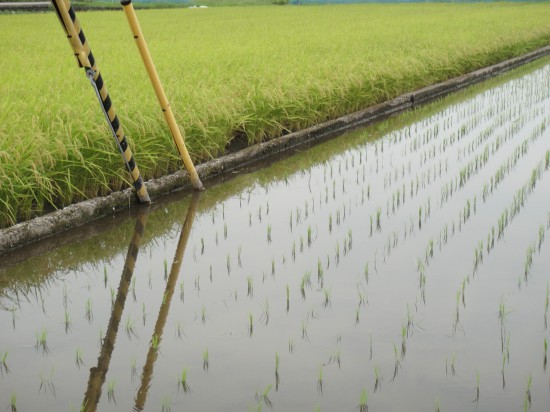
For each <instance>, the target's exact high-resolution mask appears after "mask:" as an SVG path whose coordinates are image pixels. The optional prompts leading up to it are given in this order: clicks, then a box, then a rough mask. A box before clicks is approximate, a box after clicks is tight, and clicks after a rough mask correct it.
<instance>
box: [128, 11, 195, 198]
mask: <svg viewBox="0 0 550 412" xmlns="http://www.w3.org/2000/svg"><path fill="white" fill-rule="evenodd" d="M120 4H121V5H122V8H123V9H124V13H125V14H126V18H127V19H128V24H129V25H130V29H131V30H132V34H133V35H134V39H135V40H136V44H137V47H138V49H139V53H140V55H141V59H142V60H143V64H144V65H145V69H146V70H147V73H148V74H149V79H150V80H151V83H152V85H153V89H155V93H156V95H157V98H158V100H159V103H160V107H161V109H162V112H163V113H164V118H165V119H166V123H167V124H168V127H169V129H170V133H171V134H172V138H173V139H174V142H175V143H176V147H177V148H178V152H179V154H180V157H181V159H182V160H183V164H184V165H185V169H186V170H187V173H189V180H190V181H191V184H192V185H193V187H194V188H195V189H196V190H203V189H204V188H203V186H202V182H201V180H200V178H199V175H198V173H197V171H196V169H195V166H194V165H193V161H192V160H191V157H190V156H189V152H188V151H187V147H186V146H185V142H184V138H183V136H182V134H181V131H180V129H179V127H178V125H177V123H176V119H175V118H174V114H173V113H172V109H171V107H170V103H169V102H168V99H167V97H166V94H165V93H164V89H163V88H162V84H161V82H160V78H159V76H158V73H157V69H156V68H155V64H154V63H153V59H152V58H151V54H150V53H149V49H148V47H147V43H145V38H144V37H143V33H142V32H141V27H140V25H139V22H138V19H137V16H136V12H135V10H134V6H133V5H132V0H122V1H121V2H120Z"/></svg>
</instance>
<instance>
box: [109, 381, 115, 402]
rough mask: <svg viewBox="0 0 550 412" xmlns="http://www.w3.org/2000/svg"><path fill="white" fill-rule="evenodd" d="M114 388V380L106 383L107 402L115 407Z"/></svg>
mask: <svg viewBox="0 0 550 412" xmlns="http://www.w3.org/2000/svg"><path fill="white" fill-rule="evenodd" d="M115 386H116V380H115V379H111V380H109V381H108V382H107V399H108V400H109V403H110V402H113V403H114V404H115V405H116V397H115Z"/></svg>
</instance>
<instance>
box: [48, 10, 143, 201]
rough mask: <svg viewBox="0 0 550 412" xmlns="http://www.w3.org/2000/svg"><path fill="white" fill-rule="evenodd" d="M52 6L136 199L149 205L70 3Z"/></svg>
mask: <svg viewBox="0 0 550 412" xmlns="http://www.w3.org/2000/svg"><path fill="white" fill-rule="evenodd" d="M52 4H53V6H54V9H55V12H56V14H57V17H58V18H59V21H60V22H61V26H62V27H63V29H64V30H65V34H66V35H67V39H68V40H69V43H70V45H71V47H72V49H73V53H74V55H75V57H76V59H77V62H78V65H79V67H83V68H84V69H85V71H86V76H87V77H88V79H89V80H90V82H91V84H92V86H93V88H94V90H95V92H96V95H97V98H98V100H99V103H100V105H101V109H102V110H103V114H104V115H105V118H106V120H107V123H108V125H109V128H110V129H111V133H112V134H113V138H114V139H115V142H116V145H117V147H118V150H119V152H120V154H121V156H122V159H123V161H124V163H125V165H126V167H127V169H128V171H129V173H130V176H131V178H132V183H133V186H134V188H135V189H136V192H137V195H138V197H139V200H140V201H141V202H142V203H150V202H151V200H150V198H149V194H148V193H147V187H146V186H145V184H144V183H143V178H142V177H141V173H140V172H139V169H138V167H137V164H136V162H135V159H134V155H133V154H132V150H131V149H130V147H129V145H128V141H127V139H126V136H125V134H124V131H123V129H122V126H121V125H120V121H119V120H118V117H117V115H116V112H115V109H114V107H113V104H112V102H111V98H110V96H109V93H108V92H107V88H106V87H105V82H104V81H103V77H102V76H101V73H100V71H99V68H98V67H97V64H96V61H95V58H94V55H93V54H92V50H91V49H90V45H89V43H88V42H87V40H86V36H85V35H84V32H83V30H82V27H81V26H80V23H79V22H78V19H77V18H76V14H75V12H74V9H73V7H72V6H71V3H70V1H69V0H52Z"/></svg>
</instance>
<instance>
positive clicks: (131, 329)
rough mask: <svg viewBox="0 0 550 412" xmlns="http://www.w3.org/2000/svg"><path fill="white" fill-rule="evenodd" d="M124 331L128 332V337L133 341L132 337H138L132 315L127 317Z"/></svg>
mask: <svg viewBox="0 0 550 412" xmlns="http://www.w3.org/2000/svg"><path fill="white" fill-rule="evenodd" d="M124 331H125V332H126V335H127V336H128V338H129V339H131V338H132V336H135V337H137V334H136V329H135V325H134V321H133V320H132V318H131V317H130V315H128V316H127V317H126V321H125V322H124Z"/></svg>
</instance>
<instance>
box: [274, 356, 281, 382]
mask: <svg viewBox="0 0 550 412" xmlns="http://www.w3.org/2000/svg"><path fill="white" fill-rule="evenodd" d="M279 382H280V379H279V354H278V353H277V352H275V391H278V390H279Z"/></svg>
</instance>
